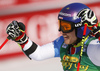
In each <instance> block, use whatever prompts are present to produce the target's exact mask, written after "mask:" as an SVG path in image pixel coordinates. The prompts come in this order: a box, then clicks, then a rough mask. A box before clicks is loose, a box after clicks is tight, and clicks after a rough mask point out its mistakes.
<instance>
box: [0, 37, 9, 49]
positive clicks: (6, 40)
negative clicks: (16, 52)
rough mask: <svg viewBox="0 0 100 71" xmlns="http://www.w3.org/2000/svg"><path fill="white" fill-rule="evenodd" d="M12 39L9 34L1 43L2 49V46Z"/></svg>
mask: <svg viewBox="0 0 100 71" xmlns="http://www.w3.org/2000/svg"><path fill="white" fill-rule="evenodd" d="M9 39H10V36H8V37H7V38H6V39H5V41H4V42H3V43H2V44H1V46H0V50H1V49H2V47H3V46H4V45H5V44H6V43H7V42H8V40H9Z"/></svg>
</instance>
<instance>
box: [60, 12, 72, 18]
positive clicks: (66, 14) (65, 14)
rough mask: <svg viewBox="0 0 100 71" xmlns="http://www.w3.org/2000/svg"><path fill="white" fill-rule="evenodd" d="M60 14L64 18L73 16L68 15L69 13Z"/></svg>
mask: <svg viewBox="0 0 100 71" xmlns="http://www.w3.org/2000/svg"><path fill="white" fill-rule="evenodd" d="M59 14H60V15H62V16H68V17H71V14H68V13H63V12H60V13H59Z"/></svg>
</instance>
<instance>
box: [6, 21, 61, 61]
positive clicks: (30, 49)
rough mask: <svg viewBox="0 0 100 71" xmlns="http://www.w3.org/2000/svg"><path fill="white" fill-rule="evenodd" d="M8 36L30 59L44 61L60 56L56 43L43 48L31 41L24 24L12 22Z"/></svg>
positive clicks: (8, 29) (8, 28)
mask: <svg viewBox="0 0 100 71" xmlns="http://www.w3.org/2000/svg"><path fill="white" fill-rule="evenodd" d="M6 32H7V34H8V35H9V37H10V39H12V40H13V41H15V42H17V43H18V44H19V45H20V46H21V49H22V50H23V52H24V53H25V54H26V55H27V56H28V57H29V58H30V59H35V60H44V59H48V58H52V57H55V55H57V53H58V55H59V50H58V47H57V46H56V43H55V42H51V43H48V44H46V45H43V46H39V45H37V44H36V43H34V42H33V41H31V40H30V39H29V38H28V36H27V35H26V34H25V25H24V24H23V23H20V22H17V21H12V22H11V23H10V24H9V25H8V27H7V29H6Z"/></svg>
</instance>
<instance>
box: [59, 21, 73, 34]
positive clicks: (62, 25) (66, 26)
mask: <svg viewBox="0 0 100 71" xmlns="http://www.w3.org/2000/svg"><path fill="white" fill-rule="evenodd" d="M59 24H60V31H63V32H66V33H67V32H69V31H71V30H72V27H71V23H70V22H66V21H59Z"/></svg>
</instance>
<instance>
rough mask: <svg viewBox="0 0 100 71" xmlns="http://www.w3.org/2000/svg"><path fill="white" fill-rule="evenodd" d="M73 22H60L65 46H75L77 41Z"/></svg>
mask: <svg viewBox="0 0 100 71" xmlns="http://www.w3.org/2000/svg"><path fill="white" fill-rule="evenodd" d="M73 24H74V23H72V22H67V21H63V20H59V31H60V32H61V34H62V35H63V37H64V43H65V44H74V43H75V42H76V40H77V37H76V35H75V29H74V28H73Z"/></svg>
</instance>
